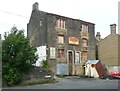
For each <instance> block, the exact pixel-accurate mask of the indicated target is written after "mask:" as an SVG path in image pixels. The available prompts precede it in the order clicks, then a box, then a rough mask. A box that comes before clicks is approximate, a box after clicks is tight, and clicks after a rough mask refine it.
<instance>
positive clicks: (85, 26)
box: [81, 25, 88, 33]
mask: <svg viewBox="0 0 120 91" xmlns="http://www.w3.org/2000/svg"><path fill="white" fill-rule="evenodd" d="M81 30H82V32H87V33H88V26H87V25H82V28H81Z"/></svg>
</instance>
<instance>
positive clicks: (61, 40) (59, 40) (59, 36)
mask: <svg viewBox="0 0 120 91" xmlns="http://www.w3.org/2000/svg"><path fill="white" fill-rule="evenodd" d="M63 43H64V36H63V35H58V44H63Z"/></svg>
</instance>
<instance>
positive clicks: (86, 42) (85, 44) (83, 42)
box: [81, 39, 88, 47]
mask: <svg viewBox="0 0 120 91" xmlns="http://www.w3.org/2000/svg"><path fill="white" fill-rule="evenodd" d="M81 44H82V46H83V47H86V46H88V41H87V40H86V39H82V41H81Z"/></svg>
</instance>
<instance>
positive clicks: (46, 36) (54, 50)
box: [27, 3, 95, 75]
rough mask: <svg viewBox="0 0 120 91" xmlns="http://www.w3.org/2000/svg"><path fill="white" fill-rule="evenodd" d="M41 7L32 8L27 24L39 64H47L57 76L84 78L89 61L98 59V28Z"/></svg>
mask: <svg viewBox="0 0 120 91" xmlns="http://www.w3.org/2000/svg"><path fill="white" fill-rule="evenodd" d="M38 7H39V6H38V3H35V4H33V10H32V14H31V17H30V20H29V23H28V24H27V36H28V38H29V39H30V42H31V44H32V45H34V46H36V47H37V49H38V54H39V60H38V64H39V62H40V61H42V60H47V61H48V62H49V63H50V68H51V70H52V71H53V72H54V73H55V74H57V75H58V74H63V75H78V74H82V73H83V69H84V66H83V65H84V63H85V62H86V60H87V59H95V36H94V32H95V30H94V29H95V28H94V27H95V24H93V23H90V22H86V21H83V20H79V19H73V18H69V17H65V16H61V15H57V14H53V13H47V12H44V11H40V10H39V8H38ZM38 64H36V65H38Z"/></svg>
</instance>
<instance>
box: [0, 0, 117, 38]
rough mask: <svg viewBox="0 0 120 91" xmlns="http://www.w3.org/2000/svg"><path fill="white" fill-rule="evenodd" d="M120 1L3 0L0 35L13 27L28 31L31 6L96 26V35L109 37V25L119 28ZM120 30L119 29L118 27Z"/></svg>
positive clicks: (0, 11)
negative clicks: (119, 2)
mask: <svg viewBox="0 0 120 91" xmlns="http://www.w3.org/2000/svg"><path fill="white" fill-rule="evenodd" d="M118 1H119V0H1V1H0V33H1V34H3V33H4V32H8V31H10V29H11V28H12V27H13V25H16V26H17V28H18V29H24V30H25V33H26V31H27V23H28V22H29V18H30V15H31V12H32V5H33V3H35V2H38V3H39V10H42V11H46V12H49V13H55V14H58V15H62V16H66V17H71V18H75V19H80V20H84V21H88V22H92V23H95V32H100V33H101V37H102V38H104V37H106V36H107V35H109V34H110V24H113V23H116V24H117V26H118ZM117 30H118V28H117Z"/></svg>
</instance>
